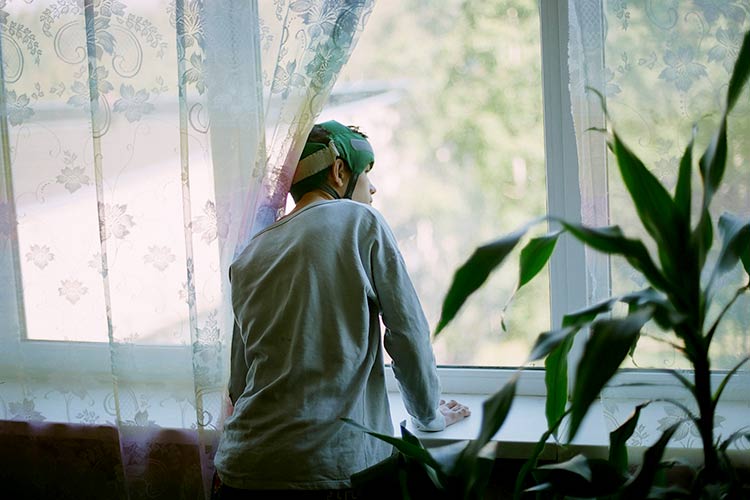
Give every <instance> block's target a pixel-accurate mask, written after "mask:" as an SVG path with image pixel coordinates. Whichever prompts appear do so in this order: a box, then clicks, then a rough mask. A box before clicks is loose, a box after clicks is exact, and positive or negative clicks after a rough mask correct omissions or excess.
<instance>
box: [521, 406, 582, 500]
mask: <svg viewBox="0 0 750 500" xmlns="http://www.w3.org/2000/svg"><path fill="white" fill-rule="evenodd" d="M568 413H570V411H566V412H564V413H563V414H562V415H560V417H559V418H558V419H557V421H555V422H554V423H552V425H550V426H549V428H548V429H547V430H546V431H544V433H543V434H542V436H541V437H540V438H539V440H538V441H537V442H536V444H535V445H534V449H533V450H532V452H531V455H529V458H528V459H526V461H525V462H524V463H523V466H522V467H521V470H520V471H519V472H518V476H517V477H516V487H515V490H514V491H513V498H514V500H518V499H520V498H521V493H522V492H523V486H524V483H526V478H527V477H528V475H529V472H531V469H533V468H534V467H536V464H537V462H538V460H539V455H541V454H542V451H544V447H545V445H546V444H547V440H548V439H549V438H550V436H552V434H556V433H557V428H558V427H560V424H562V422H563V420H564V419H565V417H566V416H567V415H568Z"/></svg>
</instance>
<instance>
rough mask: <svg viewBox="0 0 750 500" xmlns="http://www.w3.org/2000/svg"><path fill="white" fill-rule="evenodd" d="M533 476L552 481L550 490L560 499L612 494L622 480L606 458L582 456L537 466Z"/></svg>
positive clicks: (623, 479) (540, 479) (544, 480)
mask: <svg viewBox="0 0 750 500" xmlns="http://www.w3.org/2000/svg"><path fill="white" fill-rule="evenodd" d="M534 476H535V478H536V479H537V480H538V481H541V482H542V483H543V484H544V483H551V484H552V488H551V489H552V491H554V492H555V493H556V494H557V495H560V497H561V498H562V497H564V498H570V497H574V498H580V497H584V498H592V497H603V496H606V495H611V494H614V493H615V492H616V491H617V489H618V488H619V487H620V486H621V485H622V484H623V483H624V482H625V478H624V477H623V476H622V474H620V472H619V471H617V470H616V469H615V468H614V467H613V466H612V464H610V463H609V462H607V461H606V460H602V459H596V458H594V459H591V458H586V457H584V456H583V455H577V456H575V457H573V458H572V459H571V460H568V461H567V462H563V463H560V464H553V465H546V466H542V467H538V468H537V469H536V470H535V471H534ZM526 491H531V490H526ZM556 498H557V497H556Z"/></svg>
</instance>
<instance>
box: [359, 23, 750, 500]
mask: <svg viewBox="0 0 750 500" xmlns="http://www.w3.org/2000/svg"><path fill="white" fill-rule="evenodd" d="M748 75H750V32H748V33H746V34H745V37H744V41H743V44H742V47H741V49H740V52H739V55H738V59H737V62H736V64H735V67H734V71H733V73H732V76H731V79H730V82H729V87H728V91H727V99H726V104H725V107H724V110H723V113H722V116H721V120H720V123H719V126H718V129H717V130H716V132H715V133H714V135H713V137H712V140H711V142H710V144H709V145H708V147H707V149H706V151H705V152H704V153H703V155H702V156H701V157H700V159H699V160H698V162H697V164H698V168H699V172H700V177H701V180H702V191H701V193H700V196H701V197H700V200H696V201H700V205H699V206H700V212H699V214H698V217H697V222H696V223H695V224H693V221H692V214H691V205H692V202H693V197H694V190H693V187H692V185H691V174H692V169H693V168H694V159H693V143H694V136H695V134H693V138H692V139H691V140H690V141H689V142H688V145H687V147H686V149H685V152H684V155H683V156H682V159H681V161H680V165H679V171H678V180H677V185H676V188H675V191H674V194H670V193H669V192H668V190H667V189H666V188H665V187H664V186H663V185H662V184H661V183H660V182H659V181H658V180H657V179H656V177H655V176H654V175H653V174H652V173H651V172H650V171H649V170H648V169H647V168H646V166H645V165H644V164H643V162H642V161H641V160H640V159H639V158H638V157H637V156H636V155H635V154H634V153H633V152H632V151H631V150H630V149H629V148H628V147H627V146H626V145H625V143H624V142H623V140H622V138H621V137H620V136H619V135H618V134H617V133H616V132H614V131H612V132H611V133H610V134H609V136H608V138H609V141H608V144H609V147H610V149H611V151H612V154H613V156H614V157H615V159H616V160H617V164H618V167H619V171H620V174H621V175H622V178H623V181H624V184H625V186H626V187H627V190H628V192H629V193H630V196H631V199H632V202H633V205H634V208H635V209H636V212H637V214H638V217H639V219H640V221H641V223H642V224H643V226H644V228H645V230H646V232H647V233H648V235H649V237H650V238H651V239H652V240H653V243H654V247H655V248H656V249H657V255H656V258H654V257H652V255H651V253H650V252H649V250H648V248H647V246H646V245H645V244H644V242H643V241H641V240H639V239H635V238H630V237H627V236H625V235H624V234H623V232H622V231H621V229H620V228H619V227H617V226H609V227H598V228H593V227H587V226H584V225H581V224H576V223H571V222H567V221H565V220H561V219H559V218H555V217H544V218H541V219H538V220H535V221H532V222H531V223H529V224H527V225H526V226H524V227H522V228H521V229H519V230H517V231H515V232H513V233H511V234H509V235H507V236H505V237H503V238H500V239H498V240H496V241H494V242H492V243H490V244H488V245H485V246H482V247H480V248H478V249H477V250H476V251H475V252H474V254H473V255H472V256H471V257H470V258H469V259H468V261H467V262H466V263H465V264H464V265H463V266H461V267H460V268H459V269H458V270H457V271H456V274H455V276H454V279H453V283H452V285H451V287H450V290H449V291H448V293H447V295H446V297H445V301H444V304H443V311H442V316H441V319H440V321H439V323H438V327H437V331H436V335H438V334H439V333H440V332H441V331H442V329H443V328H444V327H445V326H446V325H447V324H448V323H449V322H450V321H451V320H452V319H453V318H454V317H455V315H456V313H457V312H458V311H459V309H460V308H461V306H462V305H463V304H464V302H465V301H466V300H467V298H468V297H469V296H470V295H471V294H472V293H473V292H474V291H475V290H477V289H478V288H479V287H481V286H482V284H483V283H484V282H485V280H486V279H487V277H488V276H489V274H490V273H491V272H492V270H493V269H495V268H496V267H498V266H499V265H501V264H502V262H503V261H504V260H505V259H506V257H508V255H509V254H510V253H511V252H512V251H513V249H514V248H516V247H517V246H518V244H519V243H520V241H521V240H522V239H523V238H524V236H525V235H526V233H527V231H528V230H529V228H530V227H531V226H533V225H535V224H539V223H542V222H546V221H553V222H555V223H557V225H558V226H559V227H560V229H559V230H557V231H554V232H551V233H549V234H546V235H544V236H540V237H536V238H532V239H531V240H530V241H529V242H528V243H527V244H526V245H525V246H524V247H523V248H522V250H521V252H520V276H519V284H518V287H517V290H518V289H520V288H521V287H523V286H524V285H525V284H527V283H528V282H529V281H530V280H532V279H533V278H534V277H535V276H536V275H537V274H538V273H539V272H540V271H541V270H542V269H543V268H544V266H545V265H546V263H547V262H548V261H549V259H550V257H551V255H552V253H553V252H554V248H555V244H556V242H557V241H558V239H559V238H560V236H561V235H562V234H564V233H568V234H570V235H571V236H572V237H574V238H576V239H578V240H580V241H581V242H582V243H583V244H585V245H588V246H589V247H590V248H592V249H594V250H597V251H599V252H603V253H605V254H608V255H617V256H621V257H624V258H625V259H626V260H627V262H628V263H629V264H630V265H631V266H632V267H633V268H634V269H635V270H637V271H639V272H640V273H641V274H642V275H643V276H644V277H645V279H646V280H647V282H648V283H649V286H648V287H647V288H645V289H643V290H640V291H637V292H634V293H630V294H627V295H624V296H618V297H612V298H610V299H608V300H605V301H603V302H600V303H598V304H595V305H593V306H591V307H588V308H586V309H584V310H581V311H577V312H574V313H570V314H568V315H566V316H565V317H564V318H563V320H562V326H561V328H559V329H556V330H553V331H549V332H544V333H542V334H541V335H540V336H539V337H538V339H537V341H536V343H535V345H534V347H533V348H532V352H531V353H530V355H529V357H528V361H529V362H530V361H534V360H539V359H542V358H546V359H545V369H546V374H545V380H546V385H547V405H546V414H547V415H546V416H547V421H548V430H547V431H546V432H545V433H544V435H543V436H542V437H541V439H540V440H539V442H538V444H537V447H536V449H535V451H534V452H533V453H532V455H531V456H530V457H529V459H528V460H527V462H526V463H525V464H524V467H523V469H522V471H521V473H520V474H519V478H518V482H517V485H516V496H519V497H520V496H521V494H522V492H523V490H524V488H525V486H526V479H527V478H528V475H529V474H530V473H532V474H533V476H534V478H535V480H536V481H535V482H536V485H535V486H532V487H531V488H529V489H528V490H527V491H530V492H537V493H544V492H549V493H550V495H552V496H554V497H561V496H575V497H602V496H606V497H611V498H647V497H648V498H694V497H699V498H704V497H706V498H739V497H742V495H748V491H747V490H743V489H742V488H743V485H742V484H741V481H740V480H739V478H738V477H737V475H736V471H735V470H734V469H733V468H732V465H731V463H730V460H729V457H728V455H727V449H728V447H729V446H730V445H731V443H732V442H734V441H735V440H737V439H747V440H750V433H748V432H745V433H742V432H738V433H735V434H733V435H731V436H729V437H727V438H726V439H724V440H723V441H721V442H719V441H717V437H716V436H715V435H714V418H715V410H716V405H717V404H718V402H719V399H720V398H721V395H722V392H723V391H724V389H725V387H726V384H727V382H728V381H729V379H730V378H731V377H732V376H733V375H734V374H735V373H736V371H737V370H739V369H740V367H741V366H742V365H743V364H744V363H745V362H746V361H748V359H750V357H747V356H746V357H744V358H743V359H742V360H741V361H740V362H739V363H738V364H737V365H736V366H735V367H734V368H733V369H732V370H730V371H729V372H728V373H727V374H726V375H725V377H724V378H723V380H722V382H721V383H720V384H719V386H718V387H717V388H716V389H715V390H713V389H712V387H711V373H712V371H711V364H710V358H709V350H710V346H711V342H712V340H713V338H714V335H715V333H716V332H717V330H718V328H719V325H720V323H721V320H722V319H723V317H724V315H725V314H726V312H727V311H728V310H729V309H730V307H731V306H732V305H733V304H734V303H735V301H736V299H737V298H738V297H739V296H740V295H741V294H743V293H746V292H748V290H750V282H749V283H747V284H745V285H744V286H742V287H740V288H739V289H737V290H736V291H735V293H734V295H733V298H732V299H731V300H729V301H728V302H727V303H726V304H724V305H723V307H722V308H721V310H720V313H719V314H718V317H716V318H715V319H714V320H713V321H711V322H709V321H708V319H707V316H708V310H709V306H710V305H711V304H712V302H713V301H714V298H715V297H714V292H715V286H716V282H717V279H718V278H719V277H720V276H721V275H722V274H724V273H726V272H727V271H729V270H731V269H733V268H735V267H736V266H737V264H738V263H741V265H742V266H743V268H744V270H745V273H746V274H747V275H748V277H750V220H744V219H742V218H740V217H738V216H736V215H733V214H730V213H724V214H723V215H721V217H720V218H719V220H718V224H715V223H714V220H713V217H712V215H711V213H710V206H711V202H712V200H713V198H714V196H715V195H716V193H717V192H718V190H719V187H720V185H721V182H722V177H723V174H724V171H725V165H726V161H727V115H728V113H729V112H730V111H731V110H732V108H733V107H734V105H735V103H736V101H737V99H738V97H739V96H740V93H741V91H742V89H743V87H744V85H745V83H746V81H747V79H748ZM696 196H697V195H696ZM717 225H718V229H719V232H720V234H721V239H722V246H721V248H720V250H719V252H718V257H717V259H716V261H715V263H712V264H711V266H709V261H708V259H707V256H708V253H709V250H710V249H711V246H712V244H713V240H714V228H715V226H717ZM707 267H710V269H706V268H707ZM705 276H707V277H708V279H704V280H702V277H705ZM617 303H624V304H626V305H627V313H626V314H624V315H623V316H621V317H614V316H609V315H610V314H611V313H612V310H613V307H614V306H615V304H617ZM649 321H654V322H655V323H656V324H657V325H658V326H659V327H660V328H661V329H663V330H665V331H667V332H672V333H673V334H674V341H672V342H671V344H672V345H673V346H674V347H675V348H676V349H677V350H678V351H679V352H681V353H682V354H683V355H684V356H685V357H686V359H687V360H688V361H689V362H690V364H691V366H692V368H693V377H692V380H691V379H689V378H687V377H685V376H684V375H682V374H681V373H679V372H677V371H670V373H671V374H672V375H673V376H674V377H675V379H676V380H677V381H678V382H679V383H680V384H681V385H682V386H684V387H685V388H686V389H687V390H688V391H689V393H690V394H691V395H692V397H693V398H694V400H695V404H696V407H697V414H693V413H692V412H691V411H690V410H689V409H688V408H687V407H686V406H685V405H683V404H681V403H680V402H679V401H675V400H668V402H669V403H671V404H674V405H677V406H678V407H679V408H680V409H681V410H683V411H684V412H685V417H684V420H683V422H684V421H688V420H690V421H692V422H693V424H694V425H695V426H696V428H697V429H698V431H699V433H700V438H701V441H702V452H703V463H702V466H701V467H700V469H699V470H698V471H697V473H696V474H695V476H694V482H693V485H692V488H691V489H690V490H680V489H679V488H676V487H672V488H660V487H656V486H654V484H655V481H656V479H657V477H658V476H659V475H660V473H661V470H662V469H663V468H664V467H666V465H665V464H663V463H662V457H663V453H664V450H665V448H666V446H667V444H668V443H669V440H670V439H671V437H672V435H673V434H674V432H675V431H676V430H677V428H678V427H679V425H681V423H683V422H678V423H676V424H675V425H673V426H671V427H670V428H668V429H667V430H666V431H665V432H664V433H663V434H662V435H661V437H660V438H659V439H658V440H657V442H656V443H655V444H654V445H652V446H651V447H650V448H649V449H648V450H647V452H646V453H645V455H644V458H643V463H642V465H641V467H640V468H639V469H638V471H637V472H635V473H632V474H631V473H629V472H628V470H627V448H626V445H625V443H626V441H627V440H628V439H629V438H630V436H631V435H632V434H633V432H634V430H635V428H636V425H637V422H638V418H639V416H640V413H641V410H642V409H643V408H644V407H645V406H646V405H648V404H649V402H645V403H643V404H641V405H639V406H637V407H636V408H635V410H634V412H633V414H632V416H631V417H630V418H629V419H628V420H627V421H625V422H624V423H623V424H622V425H621V426H620V427H619V428H618V429H616V430H615V431H613V432H612V433H611V435H610V449H609V458H608V460H593V459H588V458H586V457H584V456H582V455H579V456H576V457H574V458H573V459H571V460H569V461H567V462H564V463H561V464H555V465H551V466H544V467H537V459H538V457H539V454H540V452H541V449H542V447H543V445H544V443H545V442H546V441H547V439H548V438H549V437H550V436H552V435H553V434H556V433H557V429H558V428H559V427H560V425H561V423H562V422H563V421H564V420H567V441H568V442H570V441H571V440H572V439H573V438H574V437H575V435H576V433H577V432H578V430H579V427H580V424H581V422H582V420H583V418H584V416H585V415H586V413H587V412H588V410H589V408H590V406H591V404H592V403H593V402H594V401H595V400H596V399H597V398H598V397H599V394H600V392H601V390H602V389H603V388H604V387H605V385H606V384H607V383H608V382H609V380H610V379H611V378H612V376H613V375H614V374H615V373H616V371H617V369H618V368H619V366H620V365H621V364H622V362H623V361H624V360H625V358H626V356H628V354H629V353H630V354H632V352H633V350H634V349H636V345H637V342H638V339H639V337H640V335H641V330H642V328H643V326H644V325H645V324H646V323H647V322H649ZM581 332H585V333H586V334H587V339H586V342H585V347H584V351H583V357H582V359H581V361H580V362H579V364H578V367H577V372H576V378H575V382H574V384H573V387H572V390H571V393H569V392H568V377H567V372H568V366H567V355H568V352H569V350H570V348H571V345H572V343H573V339H574V337H575V336H576V335H578V334H579V333H581ZM522 369H523V368H521V369H519V372H518V373H520V370H522ZM518 373H517V374H518ZM517 378H518V377H517V375H516V376H515V377H513V379H512V380H511V381H510V382H508V383H507V384H506V385H505V386H504V387H503V388H502V389H501V390H500V391H499V392H498V393H497V394H495V395H494V396H492V397H491V398H490V399H488V400H487V401H486V402H485V403H484V415H483V419H482V423H481V430H480V434H479V436H477V438H476V439H475V440H473V441H471V442H470V443H468V445H462V446H453V447H452V448H451V449H449V450H443V451H442V452H441V454H440V455H439V456H437V455H436V454H434V453H431V452H430V451H428V450H426V449H425V448H424V447H423V446H422V444H421V443H420V442H419V440H418V439H417V438H416V437H414V436H413V435H411V434H408V433H406V431H405V430H404V431H402V432H404V434H403V435H402V436H403V437H402V438H401V439H398V438H392V437H388V436H378V437H380V438H381V439H385V440H386V441H389V442H391V443H393V444H394V446H396V448H397V449H399V450H400V451H401V452H402V453H403V454H404V456H405V457H407V458H408V459H410V460H413V461H416V462H418V463H421V464H423V465H424V467H425V470H426V471H427V473H428V475H429V477H430V478H431V479H432V480H433V482H434V484H435V485H436V486H437V487H438V488H439V489H441V490H443V491H446V492H448V493H449V494H450V495H459V496H460V497H463V498H481V497H482V495H483V493H484V488H485V485H486V484H487V478H488V474H489V467H488V465H487V459H486V458H483V454H482V450H483V449H484V448H485V445H487V444H488V443H489V442H490V440H491V438H492V436H493V435H494V434H495V433H496V432H497V431H498V430H499V429H500V427H501V426H502V424H503V422H504V420H505V418H506V416H507V414H508V411H509V409H510V406H511V404H512V401H513V398H514V396H515V387H516V381H517ZM368 432H369V431H368Z"/></svg>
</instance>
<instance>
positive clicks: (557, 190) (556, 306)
mask: <svg viewBox="0 0 750 500" xmlns="http://www.w3.org/2000/svg"><path fill="white" fill-rule="evenodd" d="M538 5H539V17H540V31H541V59H542V91H543V105H544V139H545V158H546V177H547V204H548V212H549V214H551V215H555V216H559V217H562V218H564V219H566V220H568V221H571V222H581V211H580V206H581V193H580V188H579V169H578V159H577V152H576V139H575V130H574V124H573V119H572V115H571V98H570V91H569V87H568V83H567V82H568V79H569V76H568V75H569V72H568V2H567V1H558V0H539V4H538ZM5 133H7V128H6V129H5ZM16 250H17V249H16ZM549 272H550V308H551V311H550V314H551V318H552V319H553V322H554V323H553V325H552V327H553V328H554V327H557V326H559V322H560V320H561V318H562V316H563V315H564V314H565V313H567V312H569V311H574V310H576V309H580V308H582V307H585V306H586V303H587V297H588V292H587V282H586V272H587V269H586V257H585V253H584V248H583V245H582V244H580V243H579V242H578V241H577V240H575V239H573V238H569V237H563V238H561V239H560V241H559V242H558V245H557V249H556V251H555V254H554V255H553V257H552V259H551V261H550V265H549ZM598 279H599V283H600V284H604V287H603V288H604V289H609V275H606V276H601V277H598ZM17 281H18V282H19V283H20V281H21V280H20V276H17ZM20 320H21V322H22V323H25V318H23V317H22V318H20ZM529 333H534V334H536V333H540V332H529ZM21 334H22V336H23V337H25V335H26V328H25V324H22V325H21ZM59 342H60V341H45V340H29V339H25V338H23V339H22V340H21V342H20V344H21V352H20V353H19V354H20V355H21V356H23V357H24V359H27V360H29V359H33V360H34V363H35V367H36V368H37V369H38V370H39V371H40V372H55V373H60V372H64V371H65V367H61V366H59V359H60V353H61V352H63V351H64V350H65V349H70V348H75V349H76V350H78V351H79V359H81V360H82V365H77V366H75V367H70V368H71V372H72V371H74V370H75V372H80V371H81V369H82V368H83V369H84V370H85V371H86V372H89V373H92V374H108V373H111V372H112V368H111V364H110V363H105V362H104V360H110V351H111V349H110V346H109V345H108V344H106V343H97V342H65V345H64V346H62V345H60V343H59ZM229 342H230V339H229V338H227V339H226V345H227V349H229ZM122 348H123V350H128V349H130V350H131V352H132V354H133V359H135V360H137V363H138V367H137V368H138V369H137V370H136V371H135V372H132V373H129V380H133V381H136V382H143V383H148V382H150V381H153V380H159V381H160V382H162V383H163V382H170V381H180V380H181V381H184V380H186V379H187V380H190V379H191V376H190V372H191V371H192V365H191V364H188V365H187V366H186V364H185V363H184V360H185V359H189V356H190V355H191V354H192V346H190V345H179V346H150V345H132V346H131V345H127V346H123V347H122ZM582 348H583V339H582V338H578V339H577V340H576V343H575V344H574V346H573V348H572V350H571V353H570V355H569V360H568V362H569V380H570V381H571V382H570V383H572V382H573V377H574V376H575V372H574V370H575V367H576V365H577V362H578V360H580V357H581V355H582ZM516 372H517V370H516V369H515V368H512V367H510V368H483V367H456V368H453V367H447V366H440V367H439V368H438V374H439V376H440V379H441V382H442V387H443V391H444V392H446V393H452V394H485V395H489V394H492V393H494V392H496V391H497V390H498V389H499V388H500V387H502V386H503V385H504V384H505V383H506V382H507V381H508V380H509V379H510V378H511V377H512V376H513V375H514V374H515V373H516ZM131 376H132V377H131ZM721 376H722V373H721V372H718V373H717V374H715V375H714V380H712V382H713V384H714V386H717V385H718V383H719V380H720V378H721ZM165 377H166V378H165ZM633 382H635V383H648V384H655V386H651V387H648V388H647V389H645V388H644V387H632V388H630V389H628V391H627V393H628V394H630V395H631V396H632V397H635V398H640V397H645V396H646V395H648V396H649V397H659V396H665V397H666V396H674V391H675V388H676V387H677V385H676V383H675V379H674V378H673V377H672V376H670V375H669V374H667V373H665V372H664V371H663V370H662V371H659V370H649V369H638V370H621V371H620V373H619V374H618V375H617V376H616V378H615V380H614V381H613V383H618V384H623V383H628V384H630V383H633ZM386 383H387V387H388V390H390V391H396V390H398V389H397V383H396V381H395V377H394V376H393V372H392V370H390V369H388V370H386ZM747 388H750V374H749V373H738V374H737V375H736V376H735V379H734V380H733V383H732V384H730V386H729V387H728V389H727V391H726V392H725V398H726V399H727V400H747V393H748V391H747ZM517 393H518V394H519V395H525V396H544V395H545V394H546V389H545V385H544V370H543V369H541V368H529V369H526V370H524V372H523V373H522V375H521V377H520V380H519V385H518V389H517Z"/></svg>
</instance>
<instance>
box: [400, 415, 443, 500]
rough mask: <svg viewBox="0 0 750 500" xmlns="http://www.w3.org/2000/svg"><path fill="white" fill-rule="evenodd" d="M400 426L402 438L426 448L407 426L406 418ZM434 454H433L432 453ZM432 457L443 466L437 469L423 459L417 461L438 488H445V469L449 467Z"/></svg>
mask: <svg viewBox="0 0 750 500" xmlns="http://www.w3.org/2000/svg"><path fill="white" fill-rule="evenodd" d="M399 427H400V428H401V438H402V439H403V440H404V441H406V442H407V443H410V444H413V445H414V446H417V447H419V448H424V445H422V442H421V441H420V440H419V438H418V437H417V436H415V435H414V434H412V433H411V432H409V430H408V429H407V428H406V420H402V421H401V423H400V425H399ZM428 453H429V452H428ZM430 455H432V454H430ZM432 458H433V459H434V460H435V462H436V463H438V464H440V466H441V467H438V468H437V469H436V468H434V467H433V466H430V465H428V464H426V463H424V462H422V461H421V460H419V459H418V460H417V462H418V463H419V464H420V465H421V466H422V470H424V472H425V473H426V474H427V477H429V478H430V481H432V484H434V485H435V487H436V488H438V489H440V490H443V489H445V488H446V487H447V479H446V475H445V473H444V472H443V471H447V470H449V469H447V468H444V467H443V465H444V464H443V462H441V461H440V460H438V459H437V457H435V456H434V455H433V456H432Z"/></svg>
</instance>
